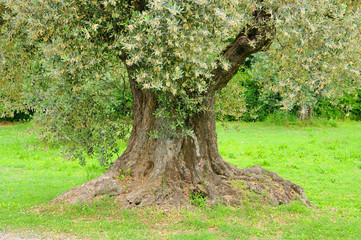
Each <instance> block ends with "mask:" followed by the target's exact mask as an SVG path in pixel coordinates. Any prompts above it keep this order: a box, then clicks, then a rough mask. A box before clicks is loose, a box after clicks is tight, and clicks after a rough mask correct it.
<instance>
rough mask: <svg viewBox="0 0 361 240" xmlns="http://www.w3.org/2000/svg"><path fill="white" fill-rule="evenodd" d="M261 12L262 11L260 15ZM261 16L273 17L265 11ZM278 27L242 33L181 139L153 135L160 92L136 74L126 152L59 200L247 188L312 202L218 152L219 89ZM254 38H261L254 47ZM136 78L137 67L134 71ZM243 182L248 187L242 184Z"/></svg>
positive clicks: (135, 200) (165, 199)
mask: <svg viewBox="0 0 361 240" xmlns="http://www.w3.org/2000/svg"><path fill="white" fill-rule="evenodd" d="M257 14H258V15H257ZM257 14H256V13H255V17H256V18H260V19H261V18H262V20H264V18H266V17H269V16H267V15H266V13H265V12H262V11H261V12H260V13H257ZM273 31H274V30H273V29H270V28H267V27H266V26H264V27H259V28H257V29H256V28H254V29H248V31H247V34H246V33H245V31H241V32H240V33H239V35H238V36H237V38H236V39H235V40H234V42H233V43H232V44H231V45H230V46H229V47H228V48H227V49H226V50H225V51H224V53H223V55H224V56H225V57H226V58H227V59H228V61H229V62H230V63H231V68H230V69H229V70H228V71H225V70H223V69H222V68H219V69H216V70H215V71H214V79H213V82H214V84H213V85H212V86H211V87H210V89H209V91H208V95H207V96H206V100H205V101H204V105H205V106H206V109H208V111H204V112H202V113H199V114H197V115H196V116H194V117H192V118H191V119H188V127H189V128H190V129H192V130H193V132H194V134H193V135H192V136H188V137H183V138H179V139H175V138H167V137H159V138H150V136H149V133H150V132H152V131H154V130H157V128H158V127H159V126H160V125H161V124H162V122H160V120H159V119H157V118H156V117H155V116H154V114H153V113H154V111H155V110H156V109H157V107H158V103H157V96H156V95H155V94H154V93H152V92H149V91H146V90H141V89H140V88H138V87H137V85H136V82H135V80H134V79H132V78H130V84H131V90H132V94H133V114H134V122H133V129H132V133H131V136H130V139H129V143H128V146H127V149H126V151H125V152H124V154H123V155H122V156H121V157H120V158H119V159H117V160H116V161H115V162H114V164H113V166H112V167H111V168H109V170H108V171H107V172H106V173H104V174H103V175H102V176H100V177H98V178H96V179H94V180H91V181H89V182H87V183H85V184H83V185H81V186H79V187H77V188H74V189H71V190H70V191H68V192H66V193H64V194H62V195H61V196H59V197H57V198H56V199H54V200H53V203H60V202H62V201H67V202H70V203H78V202H86V203H91V202H92V201H93V199H95V198H97V197H99V196H102V195H105V194H109V195H114V196H117V197H116V198H117V199H118V200H119V201H120V202H122V203H123V204H124V205H125V206H126V207H133V206H144V205H151V204H170V205H182V204H188V203H189V199H190V197H191V196H190V195H192V194H193V193H198V195H202V196H206V197H207V201H208V202H209V203H226V204H237V203H239V202H240V199H241V198H242V197H245V196H246V195H247V194H246V191H254V192H256V193H264V194H260V196H263V197H264V198H265V199H268V200H269V201H270V202H271V203H273V204H281V203H288V202H290V201H292V200H296V199H300V200H301V201H302V202H304V203H306V204H310V202H309V201H308V200H307V198H306V196H305V194H304V191H303V189H302V187H300V186H298V185H296V184H294V183H292V182H290V181H288V180H284V179H283V178H281V177H279V176H278V175H277V174H276V173H273V172H269V171H266V170H264V169H263V168H261V167H259V166H253V167H251V168H247V169H242V170H241V169H237V168H235V167H234V166H232V165H231V164H229V163H227V162H225V161H224V160H223V159H222V157H221V156H220V154H219V152H218V146H217V135H216V119H215V112H214V105H215V92H216V91H219V90H221V89H222V88H223V87H225V86H226V85H227V83H228V81H229V80H230V79H231V78H232V77H233V76H234V75H235V74H236V73H237V71H238V69H239V66H240V65H241V63H242V62H243V61H244V60H245V58H246V57H247V56H249V55H250V54H252V53H255V52H257V51H260V50H262V49H264V48H266V47H267V46H269V44H270V43H271V39H270V38H269V36H270V35H272V34H270V33H273ZM250 41H252V42H256V44H255V45H252V46H251V45H250V44H249V43H250ZM128 71H129V72H130V74H129V76H132V72H133V71H134V69H128ZM239 186H243V187H239Z"/></svg>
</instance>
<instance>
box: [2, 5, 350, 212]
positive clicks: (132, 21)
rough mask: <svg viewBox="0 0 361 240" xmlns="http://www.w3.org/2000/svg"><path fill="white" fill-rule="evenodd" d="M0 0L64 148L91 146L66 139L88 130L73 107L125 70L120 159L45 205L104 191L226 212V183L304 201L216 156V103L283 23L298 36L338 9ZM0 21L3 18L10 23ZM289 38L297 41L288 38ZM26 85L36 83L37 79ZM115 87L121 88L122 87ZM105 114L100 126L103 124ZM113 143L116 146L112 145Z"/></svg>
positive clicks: (233, 192)
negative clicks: (199, 203) (27, 49)
mask: <svg viewBox="0 0 361 240" xmlns="http://www.w3.org/2000/svg"><path fill="white" fill-rule="evenodd" d="M3 1H4V2H5V4H6V6H9V7H11V8H12V9H13V11H14V12H15V13H16V14H14V16H13V17H12V18H11V23H10V24H9V25H7V26H8V27H7V33H8V35H7V36H8V37H9V40H10V39H11V38H12V36H17V35H16V34H18V33H19V31H20V32H21V33H26V36H27V37H26V39H22V40H23V41H24V42H25V44H26V45H30V46H35V47H36V49H38V50H39V53H38V54H37V55H36V57H35V58H34V59H38V60H37V62H39V63H41V64H40V66H42V67H41V69H43V70H42V71H39V72H40V73H43V74H40V75H39V76H41V77H39V78H38V79H40V80H39V81H44V79H45V83H46V84H49V85H47V87H48V88H50V89H52V93H53V95H50V94H48V95H45V96H46V97H45V100H44V101H42V102H46V99H48V98H49V99H52V100H51V101H50V102H51V104H50V105H49V108H46V109H43V112H45V114H47V115H45V116H49V112H50V113H51V112H53V113H54V115H56V114H59V113H62V112H63V111H64V112H67V113H69V114H70V115H71V116H72V118H71V119H70V120H66V121H65V122H68V123H69V125H66V124H60V127H61V129H64V131H62V132H63V134H64V135H63V136H62V139H67V138H68V140H69V141H68V143H69V144H74V146H75V148H76V147H78V146H83V147H84V146H85V147H87V146H89V144H87V143H84V142H83V141H74V139H72V138H71V137H73V136H71V137H70V136H69V135H67V134H69V131H67V130H66V129H67V128H68V127H69V126H70V129H75V130H76V129H83V128H85V129H87V128H88V123H89V121H88V120H87V119H88V117H89V115H87V114H83V112H82V111H80V112H79V110H82V109H86V108H87V107H88V106H89V105H92V103H91V102H90V101H88V100H89V99H87V98H85V99H81V96H82V95H81V94H78V93H79V91H80V89H87V91H88V92H89V91H90V92H91V90H92V89H93V90H94V91H95V92H94V95H93V96H102V93H103V89H102V90H101V91H100V87H99V86H100V85H102V84H103V83H104V84H106V83H107V82H108V81H110V80H109V79H114V78H113V77H111V78H109V77H107V74H109V71H113V72H114V69H119V71H120V72H121V69H126V74H124V76H127V77H128V80H129V85H130V90H131V93H132V97H133V105H132V111H133V128H132V132H131V135H130V138H129V142H128V147H127V150H126V151H125V152H124V153H123V155H122V156H121V157H119V158H118V159H117V160H116V161H115V162H114V163H113V164H112V166H111V167H110V168H109V169H108V171H107V172H106V173H104V174H103V175H102V176H100V177H98V178H97V179H94V180H92V181H89V182H87V183H85V184H83V185H82V186H79V187H77V188H75V189H72V190H70V191H69V192H67V193H65V194H63V195H61V196H59V197H58V198H56V199H55V200H54V202H60V201H63V200H65V201H69V202H71V203H76V202H82V201H85V202H90V201H92V199H93V198H95V197H97V196H99V195H104V194H110V195H117V196H118V198H119V200H121V201H122V202H123V203H124V204H125V205H130V206H136V205H146V204H154V203H170V204H181V203H184V202H186V201H187V199H189V195H191V194H190V193H194V192H197V193H198V194H201V195H204V196H207V197H208V201H209V202H211V203H215V202H219V201H223V202H225V203H230V204H234V203H237V202H238V199H239V197H240V196H241V195H242V192H241V190H240V189H237V188H235V187H234V186H233V185H232V184H231V183H230V182H229V180H231V179H236V180H239V181H240V180H242V181H245V183H246V185H247V186H248V188H249V189H251V190H253V191H257V192H260V191H263V190H265V191H268V192H269V194H268V196H267V198H268V199H269V200H271V201H272V203H274V204H280V203H287V202H289V201H291V200H295V199H297V198H300V199H301V200H302V201H303V202H306V203H309V202H308V200H307V199H306V197H305V195H304V192H303V189H302V188H301V187H300V186H298V185H296V184H294V183H292V182H290V181H287V180H284V179H282V178H280V177H279V176H278V175H277V174H275V173H272V172H268V171H265V170H264V169H262V168H260V167H258V166H255V167H252V168H248V169H243V170H240V169H237V168H235V167H234V166H232V165H230V164H229V163H227V162H225V161H224V160H223V159H222V158H221V156H220V154H219V152H218V150H217V137H216V132H215V111H214V105H215V94H216V93H217V92H219V91H220V90H222V89H223V88H224V87H225V86H226V85H227V83H228V82H229V81H230V80H231V78H232V77H233V76H234V75H235V74H236V73H237V71H238V69H239V67H240V65H241V64H242V62H243V61H244V60H245V58H246V57H247V56H249V55H251V54H253V53H256V52H258V51H262V50H265V49H267V48H268V47H269V45H270V44H271V41H272V39H273V38H274V36H275V35H278V34H276V31H277V32H278V33H280V32H283V31H285V29H286V30H287V29H290V27H291V26H292V24H293V26H294V27H295V28H294V29H296V30H298V28H296V26H299V25H300V23H299V22H297V21H294V19H295V17H294V16H295V15H298V14H300V13H301V14H302V13H303V11H306V12H308V11H313V12H316V13H317V12H319V11H320V12H325V13H328V12H338V11H340V10H339V9H340V6H339V5H338V4H337V3H336V2H331V1H327V0H324V1H281V0H280V1H274V0H265V1H251V0H247V1H246V0H244V1H236V0H234V1H233V0H232V1H221V0H219V1H205V0H187V1H173V0H153V1H142V0H138V1H129V0H112V1H93V0H92V1H90V0H89V1H88V0H87V1H58V0H51V1H37V0H33V1H27V2H21V4H19V2H18V1H16V0H3ZM311 3H312V4H311ZM341 8H342V6H341ZM350 14H351V13H350ZM305 17H310V16H309V15H305ZM323 17H324V15H322V14H316V15H315V17H314V18H315V19H312V21H310V25H317V21H315V20H317V18H320V20H322V19H323ZM5 19H8V20H10V16H9V14H7V15H6V17H5ZM302 24H305V22H303V23H302ZM324 24H328V25H330V26H331V25H332V24H333V21H332V19H331V18H330V20H329V21H328V22H327V21H324ZM275 26H276V27H277V28H275ZM283 26H285V28H283ZM301 29H302V28H301ZM290 34H296V35H297V34H298V37H302V35H300V33H298V32H297V31H296V32H294V31H290ZM328 36H330V35H329V34H328ZM330 38H331V37H330ZM39 59H41V60H39ZM316 70H318V71H319V70H321V69H316ZM44 77H45V78H44ZM33 79H34V80H35V82H34V84H37V83H38V81H37V80H36V79H37V78H33ZM107 79H108V80H107ZM115 82H116V81H115ZM118 84H122V81H121V80H120V79H119V80H118ZM93 86H95V87H93ZM31 87H32V86H31ZM35 89H37V88H35ZM40 89H42V88H40ZM98 91H99V92H98ZM48 93H49V92H48ZM90 96H91V95H90ZM78 97H79V98H80V99H81V100H78V99H77V98H78ZM106 98H107V95H105V96H104V101H108V100H107V99H106ZM66 99H70V100H69V101H68V102H67V101H66ZM99 102H101V101H99ZM73 103H76V104H75V106H76V107H74V105H73ZM79 106H82V107H79ZM96 106H97V108H98V105H96ZM106 106H108V104H106ZM53 109H56V110H55V111H52V110H53ZM63 109H66V110H63ZM90 109H91V108H90ZM103 112H104V111H103V110H101V111H99V112H96V113H97V114H102V113H103ZM66 116H69V115H66ZM104 116H105V117H104ZM104 116H103V118H99V119H107V117H106V114H105V115H104ZM53 119H56V117H53ZM61 119H65V116H64V115H61ZM74 119H75V122H76V123H77V124H74V122H73V120H74ZM61 121H62V120H61ZM99 125H101V124H99ZM89 128H91V127H89ZM99 129H100V128H99ZM122 129H124V128H122ZM55 131H58V130H55ZM104 131H106V130H104V129H103V130H102V131H101V133H104ZM58 132H61V131H58ZM106 132H107V131H106ZM109 132H114V130H110V131H109ZM88 133H89V134H84V136H88V137H93V136H95V138H96V139H99V137H98V136H97V135H93V134H94V131H92V130H90V131H89V132H88ZM125 135H126V134H121V136H120V137H122V136H123V137H124V136H125ZM92 139H93V138H92ZM107 139H109V138H107ZM107 143H108V142H107ZM110 144H111V146H114V145H116V139H115V141H114V139H113V141H112V142H110ZM120 179H121V180H122V181H120Z"/></svg>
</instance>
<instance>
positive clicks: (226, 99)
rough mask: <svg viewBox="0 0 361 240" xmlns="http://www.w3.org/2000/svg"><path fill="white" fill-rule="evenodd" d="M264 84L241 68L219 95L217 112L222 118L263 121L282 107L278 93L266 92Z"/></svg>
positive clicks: (219, 117)
mask: <svg viewBox="0 0 361 240" xmlns="http://www.w3.org/2000/svg"><path fill="white" fill-rule="evenodd" d="M263 91H264V86H262V85H261V84H260V83H259V82H257V81H255V80H253V79H251V77H250V75H249V70H247V69H240V70H239V71H238V73H237V74H236V75H235V76H234V77H233V79H232V80H231V81H230V82H229V83H228V85H227V86H226V87H225V88H224V89H222V91H221V92H220V93H219V94H218V95H217V102H216V113H217V117H218V119H220V120H231V121H234V120H242V121H246V122H251V121H263V120H265V119H266V117H267V116H268V115H269V114H272V113H273V112H274V111H276V110H278V109H279V108H280V101H281V98H280V95H279V94H278V93H269V94H268V95H267V94H264V93H263Z"/></svg>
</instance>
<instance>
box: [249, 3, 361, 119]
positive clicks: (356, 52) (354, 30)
mask: <svg viewBox="0 0 361 240" xmlns="http://www.w3.org/2000/svg"><path fill="white" fill-rule="evenodd" d="M341 2H342V1H341ZM341 2H340V3H339V4H340V5H339V7H338V8H325V9H318V8H317V7H316V5H317V3H314V2H309V3H308V4H307V5H309V6H306V5H305V6H299V8H298V10H297V12H298V14H292V15H290V16H289V17H288V18H287V21H286V23H283V22H282V31H280V34H278V35H277V37H276V38H275V41H274V44H273V45H272V47H271V48H270V50H269V51H267V52H266V53H264V54H262V60H261V61H258V62H257V63H256V64H255V65H254V66H253V68H252V71H251V78H253V79H255V80H256V81H258V82H260V83H261V84H262V85H264V86H265V90H266V94H267V92H274V93H280V94H281V96H282V98H283V100H282V101H281V104H282V108H283V109H286V110H291V109H292V108H293V107H294V106H297V107H298V109H299V117H298V119H299V120H301V119H305V118H312V111H313V109H314V108H315V106H316V104H317V102H318V101H319V100H321V99H329V100H328V101H330V102H334V103H336V101H337V99H339V98H340V97H342V96H343V95H344V94H346V93H347V94H350V93H355V92H356V90H357V89H358V88H360V84H361V77H360V62H359V61H358V60H357V57H356V56H360V54H361V47H360V44H358V43H359V42H360V41H361V33H360V27H359V26H360V15H357V14H353V10H354V9H353V6H352V5H349V6H347V5H346V4H343V3H341ZM343 2H345V1H343ZM307 7H309V9H306V8H307ZM276 28H278V29H280V28H279V26H276Z"/></svg>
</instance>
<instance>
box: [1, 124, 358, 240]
mask: <svg viewBox="0 0 361 240" xmlns="http://www.w3.org/2000/svg"><path fill="white" fill-rule="evenodd" d="M333 125H334V126H332V125H330V124H327V125H326V126H323V125H322V123H320V124H317V125H315V126H307V125H305V126H299V125H298V126H287V127H280V126H275V125H270V124H265V123H226V124H218V135H219V137H218V138H219V139H218V140H219V149H220V152H221V154H222V156H223V157H224V158H225V159H226V160H227V161H229V162H231V163H232V164H235V165H237V166H238V167H240V168H244V167H248V166H252V165H254V164H258V165H260V166H262V167H264V168H266V169H268V170H271V171H275V172H278V173H279V174H280V175H281V176H282V177H284V178H287V179H290V180H292V181H294V182H296V183H297V184H300V185H302V186H303V187H304V189H305V191H306V194H307V196H308V198H309V199H310V200H311V202H312V203H313V204H314V205H315V206H316V209H313V208H308V207H305V206H303V205H302V204H300V203H298V202H295V203H292V204H290V205H285V206H280V207H269V206H267V207H266V206H262V205H260V204H259V203H258V202H257V200H256V199H254V200H248V201H244V202H243V204H242V205H241V206H240V207H237V208H233V207H225V206H217V207H215V208H207V207H200V208H195V209H193V210H185V209H180V210H169V211H164V210H161V209H158V208H153V209H137V210H121V209H119V207H118V205H117V204H115V203H113V201H112V199H111V198H105V199H102V200H99V201H98V202H96V203H95V204H93V205H92V206H85V205H84V206H72V207H70V206H68V207H66V206H65V207H62V208H59V207H48V203H49V202H50V200H51V199H53V198H54V197H56V196H57V195H58V194H61V193H62V192H64V191H66V190H67V189H69V188H72V187H75V186H77V185H80V184H81V183H83V182H85V181H87V180H88V179H90V178H93V177H96V176H98V175H100V174H101V173H102V172H103V171H104V170H105V169H104V168H102V167H100V166H98V165H97V164H96V162H95V161H94V162H90V164H89V165H88V166H85V167H82V166H80V165H79V164H78V163H76V162H69V161H64V160H63V159H62V158H61V151H60V149H58V148H55V147H46V146H45V145H44V144H41V143H39V142H38V141H37V140H36V139H35V138H34V136H33V135H31V134H28V133H27V131H26V129H27V128H28V127H30V124H20V125H14V126H5V127H4V126H2V127H0V179H1V180H0V231H30V230H34V231H35V232H36V233H38V234H39V235H45V236H48V235H50V234H55V235H59V234H62V235H64V236H68V237H69V236H78V237H79V238H84V239H357V238H359V236H361V194H360V188H361V124H360V123H357V122H337V124H336V125H335V124H333Z"/></svg>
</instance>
